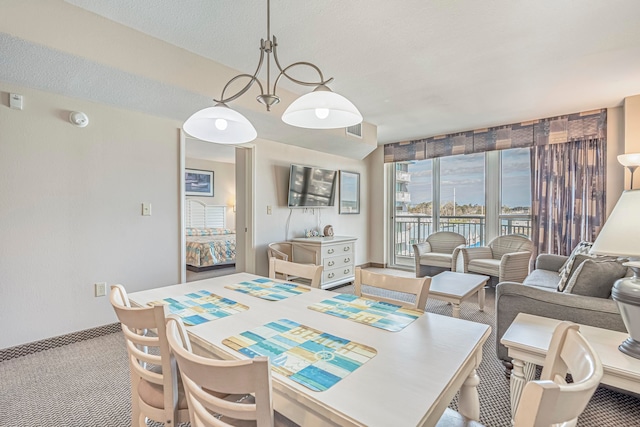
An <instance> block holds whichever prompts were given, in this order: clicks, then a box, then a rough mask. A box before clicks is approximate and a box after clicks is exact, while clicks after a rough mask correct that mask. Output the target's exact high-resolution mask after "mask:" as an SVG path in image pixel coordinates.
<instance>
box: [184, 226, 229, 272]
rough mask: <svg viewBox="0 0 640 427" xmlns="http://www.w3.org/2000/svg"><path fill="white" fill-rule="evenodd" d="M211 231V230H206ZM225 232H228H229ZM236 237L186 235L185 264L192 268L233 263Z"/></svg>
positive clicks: (224, 234) (225, 234) (226, 235)
mask: <svg viewBox="0 0 640 427" xmlns="http://www.w3.org/2000/svg"><path fill="white" fill-rule="evenodd" d="M206 230H213V229H206ZM220 230H225V231H226V232H228V231H229V230H226V229H220ZM235 260H236V235H235V234H227V233H223V234H220V235H205V236H194V235H191V236H190V235H187V264H188V265H192V266H194V267H208V266H211V265H216V264H221V263H229V262H235Z"/></svg>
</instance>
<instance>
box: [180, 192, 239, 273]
mask: <svg viewBox="0 0 640 427" xmlns="http://www.w3.org/2000/svg"><path fill="white" fill-rule="evenodd" d="M226 213H227V206H224V205H207V204H205V203H203V202H201V201H199V200H190V199H189V200H187V204H186V221H185V223H186V228H185V234H186V252H187V270H189V271H196V272H199V271H206V270H211V269H215V268H220V267H228V266H232V265H235V262H236V232H235V230H232V229H228V228H227V227H226Z"/></svg>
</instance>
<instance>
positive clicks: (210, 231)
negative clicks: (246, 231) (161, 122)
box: [186, 227, 235, 236]
mask: <svg viewBox="0 0 640 427" xmlns="http://www.w3.org/2000/svg"><path fill="white" fill-rule="evenodd" d="M225 234H235V231H234V230H231V229H229V228H195V227H187V229H186V235H187V236H221V235H225Z"/></svg>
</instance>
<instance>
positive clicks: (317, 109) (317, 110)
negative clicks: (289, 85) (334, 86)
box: [282, 86, 362, 129]
mask: <svg viewBox="0 0 640 427" xmlns="http://www.w3.org/2000/svg"><path fill="white" fill-rule="evenodd" d="M282 121H283V122H285V123H286V124H288V125H291V126H297V127H301V128H307V129H336V128H346V127H349V126H353V125H357V124H358V123H360V122H362V114H360V111H358V109H357V108H356V106H355V105H353V103H352V102H351V101H349V100H348V99H347V98H345V97H344V96H342V95H338V94H337V93H334V92H332V91H331V90H330V89H329V88H327V87H326V86H318V87H317V88H316V90H314V91H313V92H311V93H307V94H306V95H302V96H301V97H300V98H298V99H296V100H295V101H293V102H292V103H291V105H289V107H288V108H287V109H286V111H285V112H284V114H283V115H282Z"/></svg>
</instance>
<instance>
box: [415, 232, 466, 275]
mask: <svg viewBox="0 0 640 427" xmlns="http://www.w3.org/2000/svg"><path fill="white" fill-rule="evenodd" d="M466 244H467V240H466V239H465V238H464V236H463V235H461V234H458V233H454V232H452V231H437V232H435V233H433V234H430V235H429V236H428V237H427V241H426V242H424V243H418V244H415V245H413V256H414V259H415V262H416V277H425V276H427V275H433V274H429V273H430V272H431V271H430V270H433V269H435V268H437V269H439V270H441V271H444V270H454V271H455V264H454V263H453V254H454V251H455V250H456V249H457V248H459V247H461V246H464V245H466ZM438 272H440V271H438Z"/></svg>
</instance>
